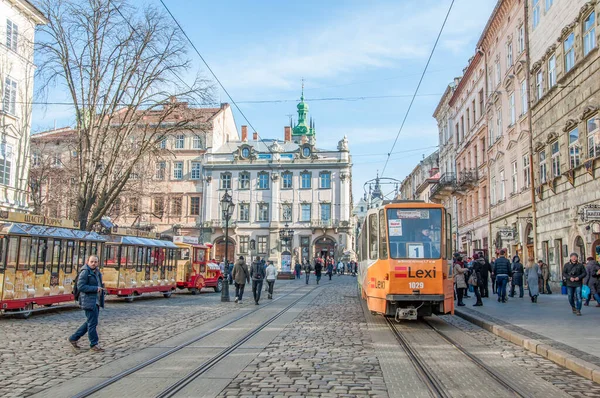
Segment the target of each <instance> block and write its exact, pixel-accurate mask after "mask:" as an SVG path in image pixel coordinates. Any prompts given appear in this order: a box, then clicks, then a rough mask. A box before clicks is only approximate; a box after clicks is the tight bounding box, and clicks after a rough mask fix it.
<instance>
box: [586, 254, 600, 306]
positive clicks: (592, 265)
mask: <svg viewBox="0 0 600 398" xmlns="http://www.w3.org/2000/svg"><path fill="white" fill-rule="evenodd" d="M585 272H586V273H587V275H586V276H585V278H584V279H583V283H584V284H586V285H587V286H588V287H589V288H590V294H588V296H587V298H586V299H585V303H584V305H585V306H586V307H587V306H588V305H590V299H591V298H592V296H593V297H594V300H596V307H600V294H598V288H597V286H598V273H599V272H600V265H598V262H597V261H596V260H595V259H594V257H588V258H587V263H586V264H585Z"/></svg>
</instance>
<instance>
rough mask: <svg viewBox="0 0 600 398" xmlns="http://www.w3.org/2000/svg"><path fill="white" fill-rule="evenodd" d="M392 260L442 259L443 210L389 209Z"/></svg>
mask: <svg viewBox="0 0 600 398" xmlns="http://www.w3.org/2000/svg"><path fill="white" fill-rule="evenodd" d="M387 220H388V235H389V242H390V257H391V258H394V259H407V258H423V259H437V258H440V244H441V234H442V232H441V225H442V211H441V209H388V211H387Z"/></svg>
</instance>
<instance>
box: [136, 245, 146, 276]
mask: <svg viewBox="0 0 600 398" xmlns="http://www.w3.org/2000/svg"><path fill="white" fill-rule="evenodd" d="M135 253H136V261H135V271H136V272H142V270H143V269H144V248H143V247H136V248H135Z"/></svg>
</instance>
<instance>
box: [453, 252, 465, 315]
mask: <svg viewBox="0 0 600 398" xmlns="http://www.w3.org/2000/svg"><path fill="white" fill-rule="evenodd" d="M466 272H467V270H466V269H465V268H463V263H462V258H461V257H455V261H454V284H455V285H456V295H457V297H458V304H457V305H458V306H459V307H463V306H464V305H465V304H464V303H463V297H464V294H465V289H466V288H467V281H466V280H465V273H466Z"/></svg>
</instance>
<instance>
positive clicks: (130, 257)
mask: <svg viewBox="0 0 600 398" xmlns="http://www.w3.org/2000/svg"><path fill="white" fill-rule="evenodd" d="M126 247H127V269H134V268H135V266H136V261H135V253H136V250H135V247H133V246H126Z"/></svg>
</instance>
